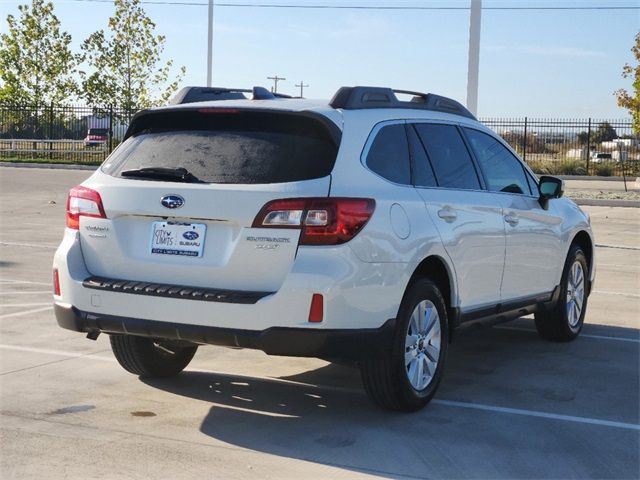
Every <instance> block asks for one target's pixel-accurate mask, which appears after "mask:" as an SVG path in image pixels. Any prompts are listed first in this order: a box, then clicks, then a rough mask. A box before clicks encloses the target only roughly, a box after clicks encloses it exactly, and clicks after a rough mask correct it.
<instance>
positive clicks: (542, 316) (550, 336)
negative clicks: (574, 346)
mask: <svg viewBox="0 0 640 480" xmlns="http://www.w3.org/2000/svg"><path fill="white" fill-rule="evenodd" d="M588 278H589V267H588V264H587V258H586V256H585V254H584V252H583V251H582V249H581V248H580V247H579V246H578V245H572V246H571V248H570V249H569V254H568V255H567V260H566V262H565V265H564V270H563V272H562V281H561V284H560V297H559V298H558V301H557V302H556V305H555V306H554V307H553V308H552V309H551V310H547V311H542V312H538V313H536V314H535V322H536V329H537V330H538V333H539V334H540V336H541V337H542V338H544V339H546V340H552V341H555V342H570V341H571V340H574V339H575V338H576V337H577V336H578V334H579V333H580V330H582V325H583V324H584V316H585V313H586V311H587V298H588V290H587V279H588Z"/></svg>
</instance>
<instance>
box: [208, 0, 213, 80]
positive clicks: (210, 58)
mask: <svg viewBox="0 0 640 480" xmlns="http://www.w3.org/2000/svg"><path fill="white" fill-rule="evenodd" d="M212 82H213V0H209V31H208V32H207V87H210V86H211V84H212Z"/></svg>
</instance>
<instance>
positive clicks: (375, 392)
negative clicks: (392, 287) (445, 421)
mask: <svg viewBox="0 0 640 480" xmlns="http://www.w3.org/2000/svg"><path fill="white" fill-rule="evenodd" d="M448 331H449V329H448V321H447V308H446V304H445V301H444V298H443V297H442V294H441V293H440V290H439V289H438V287H437V286H436V285H435V284H434V283H433V282H432V281H431V280H429V279H426V278H422V279H419V280H417V281H415V282H414V283H413V284H412V285H411V286H410V287H409V289H408V290H407V292H406V294H405V296H404V298H403V300H402V303H401V304H400V309H399V310H398V316H397V319H396V331H395V335H394V338H393V344H392V348H391V351H390V352H388V354H387V355H386V356H385V357H383V358H377V359H370V360H366V361H364V362H363V363H362V364H361V366H360V371H361V374H362V382H363V383H364V388H365V391H366V392H367V395H368V396H369V398H370V399H371V400H372V401H373V402H374V403H376V404H378V405H379V406H381V407H383V408H385V409H388V410H396V411H405V412H412V411H416V410H419V409H421V408H422V407H424V406H425V405H426V404H427V403H429V401H430V400H431V399H432V398H433V396H434V395H435V393H436V390H437V389H438V385H439V384H440V380H441V379H442V372H443V370H444V364H445V360H446V354H447V346H448V344H449V335H448Z"/></svg>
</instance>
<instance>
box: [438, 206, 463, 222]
mask: <svg viewBox="0 0 640 480" xmlns="http://www.w3.org/2000/svg"><path fill="white" fill-rule="evenodd" d="M438 216H439V217H440V218H441V219H443V220H445V221H446V222H453V221H454V220H455V219H457V218H458V214H457V213H456V212H454V211H453V210H452V209H451V207H445V208H442V209H440V210H438Z"/></svg>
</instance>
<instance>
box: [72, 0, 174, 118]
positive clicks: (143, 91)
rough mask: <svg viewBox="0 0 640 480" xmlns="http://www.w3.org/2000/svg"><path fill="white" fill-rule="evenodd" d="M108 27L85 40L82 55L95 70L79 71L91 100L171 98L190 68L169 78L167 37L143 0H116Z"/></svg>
mask: <svg viewBox="0 0 640 480" xmlns="http://www.w3.org/2000/svg"><path fill="white" fill-rule="evenodd" d="M114 3H115V12H114V14H113V16H112V17H110V18H109V22H108V32H105V31H104V30H99V31H97V32H94V33H93V34H91V35H90V36H89V38H87V39H86V40H85V41H84V43H83V44H82V47H81V48H82V52H83V59H84V60H85V61H86V63H87V64H88V65H89V66H90V67H92V73H87V72H84V71H81V72H80V75H81V78H82V91H83V96H84V97H85V99H86V100H87V101H88V102H89V103H90V104H92V105H100V106H106V105H109V104H115V105H118V106H119V107H123V108H124V109H126V110H127V111H133V110H137V109H140V108H146V107H150V106H153V105H157V104H159V103H166V101H167V100H168V99H169V97H170V96H171V95H172V94H173V93H174V92H175V91H176V90H177V88H178V83H179V82H180V80H181V78H182V77H183V76H184V72H185V68H184V67H182V68H181V69H180V73H179V74H178V75H177V76H176V77H175V78H174V79H173V81H169V75H170V71H171V67H172V65H173V62H172V61H171V60H169V61H167V62H165V63H163V62H162V61H161V55H162V52H163V51H164V44H165V37H164V36H162V35H156V34H155V27H156V25H155V23H153V21H151V19H150V18H149V17H148V16H147V14H146V13H145V11H144V9H143V8H142V7H141V6H140V0H115V2H114Z"/></svg>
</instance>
